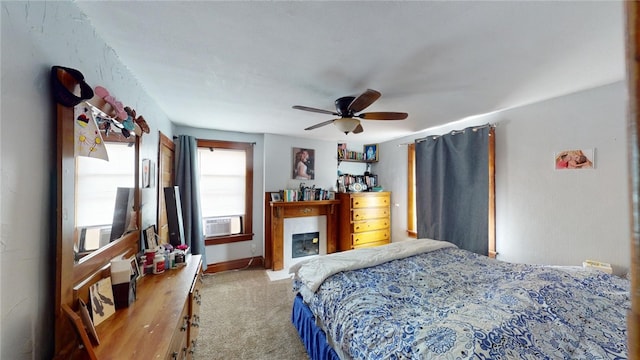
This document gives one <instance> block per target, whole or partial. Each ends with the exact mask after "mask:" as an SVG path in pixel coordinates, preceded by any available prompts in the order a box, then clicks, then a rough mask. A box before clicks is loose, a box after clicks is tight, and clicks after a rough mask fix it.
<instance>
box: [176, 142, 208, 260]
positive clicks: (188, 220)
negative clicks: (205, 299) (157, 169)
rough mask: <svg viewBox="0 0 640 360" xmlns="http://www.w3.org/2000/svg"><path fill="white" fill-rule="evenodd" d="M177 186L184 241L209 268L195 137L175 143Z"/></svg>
mask: <svg viewBox="0 0 640 360" xmlns="http://www.w3.org/2000/svg"><path fill="white" fill-rule="evenodd" d="M175 143H176V158H175V167H176V171H175V175H176V186H178V189H179V192H180V201H181V202H182V223H183V226H184V239H185V242H186V244H187V245H189V246H190V247H191V253H192V254H200V255H202V267H203V268H204V269H206V268H207V258H206V251H205V245H204V233H203V231H202V210H201V209H200V184H199V179H198V145H197V140H196V138H194V137H193V136H187V135H180V136H178V139H177V140H176V141H175Z"/></svg>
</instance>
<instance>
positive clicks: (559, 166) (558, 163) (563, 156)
mask: <svg viewBox="0 0 640 360" xmlns="http://www.w3.org/2000/svg"><path fill="white" fill-rule="evenodd" d="M594 167H595V158H594V149H572V150H562V151H557V152H556V153H555V168H556V170H580V169H593V168H594Z"/></svg>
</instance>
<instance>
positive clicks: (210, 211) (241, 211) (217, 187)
mask: <svg viewBox="0 0 640 360" xmlns="http://www.w3.org/2000/svg"><path fill="white" fill-rule="evenodd" d="M198 167H199V170H200V179H199V180H200V204H201V208H202V230H203V232H204V235H205V243H206V245H216V244H224V243H229V242H235V241H245V240H252V239H253V230H252V214H253V206H252V205H253V196H252V194H253V144H251V143H242V142H232V141H217V140H198Z"/></svg>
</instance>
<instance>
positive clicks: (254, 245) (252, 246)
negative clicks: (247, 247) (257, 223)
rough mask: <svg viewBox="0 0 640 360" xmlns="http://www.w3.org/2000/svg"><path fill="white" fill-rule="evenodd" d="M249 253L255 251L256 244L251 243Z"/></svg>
mask: <svg viewBox="0 0 640 360" xmlns="http://www.w3.org/2000/svg"><path fill="white" fill-rule="evenodd" d="M251 253H252V254H255V253H256V244H251Z"/></svg>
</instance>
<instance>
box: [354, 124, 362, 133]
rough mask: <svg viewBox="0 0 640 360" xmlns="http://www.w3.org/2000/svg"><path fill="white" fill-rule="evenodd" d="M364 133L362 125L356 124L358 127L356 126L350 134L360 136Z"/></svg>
mask: <svg viewBox="0 0 640 360" xmlns="http://www.w3.org/2000/svg"><path fill="white" fill-rule="evenodd" d="M363 131H364V128H362V124H358V126H356V128H355V129H353V131H352V133H354V134H360V133H361V132H363Z"/></svg>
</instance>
